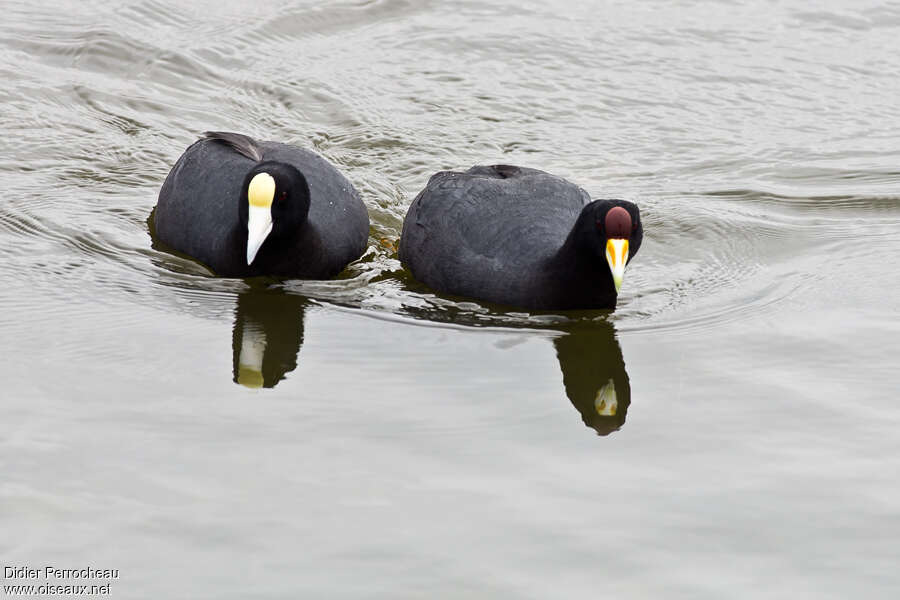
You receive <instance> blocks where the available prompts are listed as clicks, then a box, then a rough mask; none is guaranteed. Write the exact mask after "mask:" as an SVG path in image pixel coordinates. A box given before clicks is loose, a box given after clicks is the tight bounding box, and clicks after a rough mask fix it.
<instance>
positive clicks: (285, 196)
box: [281, 192, 287, 200]
mask: <svg viewBox="0 0 900 600" xmlns="http://www.w3.org/2000/svg"><path fill="white" fill-rule="evenodd" d="M285 198H287V192H281V199H282V200H284V199H285Z"/></svg>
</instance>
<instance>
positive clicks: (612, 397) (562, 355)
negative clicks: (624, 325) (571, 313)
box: [553, 322, 631, 435]
mask: <svg viewBox="0 0 900 600" xmlns="http://www.w3.org/2000/svg"><path fill="white" fill-rule="evenodd" d="M553 345H554V346H555V347H556V357H557V359H558V360H559V368H560V369H561V370H562V375H563V387H564V388H565V390H566V396H568V398H569V401H570V402H571V403H572V405H573V406H574V407H575V408H576V409H578V412H579V413H581V420H582V421H583V422H584V424H585V425H587V426H588V427H590V428H591V429H593V430H594V431H596V432H597V433H598V434H600V435H609V434H610V433H612V432H613V431H617V430H619V429H620V428H621V427H622V425H624V424H625V415H626V414H627V413H628V405H629V404H631V385H630V383H629V381H628V373H627V372H626V371H625V360H624V359H623V358H622V349H621V348H620V347H619V342H618V340H617V339H616V331H615V328H613V326H612V324H610V323H606V322H602V323H595V322H591V323H586V324H583V325H580V326H578V327H577V328H572V329H569V330H567V331H565V332H564V333H563V335H561V336H559V337H558V338H556V339H554V340H553Z"/></svg>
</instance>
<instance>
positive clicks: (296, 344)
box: [232, 286, 631, 435]
mask: <svg viewBox="0 0 900 600" xmlns="http://www.w3.org/2000/svg"><path fill="white" fill-rule="evenodd" d="M308 303H309V301H308V300H307V299H306V298H305V297H304V296H299V295H296V294H292V293H290V292H287V291H285V290H284V289H282V288H280V287H261V286H254V287H250V288H248V289H246V290H245V291H243V292H242V293H241V294H240V295H239V296H238V300H237V307H236V309H235V318H234V333H233V337H232V350H233V352H232V354H233V365H234V381H235V383H239V384H241V385H244V386H247V387H252V388H259V387H269V388H270V387H275V385H277V384H278V382H279V381H281V380H282V379H284V378H285V375H286V374H287V373H289V372H291V371H293V370H294V369H295V368H297V355H298V353H299V352H300V346H302V345H303V319H304V312H305V310H306V307H307V305H308ZM416 316H417V317H418V318H425V319H427V320H431V321H437V320H447V317H448V315H447V311H417V314H416ZM456 317H457V318H455V319H451V321H452V322H456V323H457V324H459V323H466V322H467V319H466V316H465V315H464V314H459V315H456ZM503 327H511V328H518V327H524V328H533V327H534V323H528V324H524V323H523V324H520V325H514V324H511V323H505V324H504V325H503ZM540 328H541V329H543V327H540ZM551 328H552V329H553V330H555V331H558V332H559V333H560V335H559V336H558V337H556V338H554V340H553V345H554V346H555V347H556V357H557V359H558V360H559V367H560V370H562V375H563V387H564V388H565V393H566V396H568V398H569V400H570V401H571V402H572V404H573V405H574V406H575V408H577V409H578V412H580V413H581V418H582V420H583V421H584V424H585V425H587V426H588V427H591V428H592V429H594V430H595V431H596V432H597V433H599V434H600V435H608V434H610V433H612V432H613V431H617V430H618V429H620V428H621V427H622V425H623V424H624V423H625V415H626V413H627V412H628V405H629V404H630V403H631V385H630V383H629V380H628V373H627V372H626V371H625V361H624V359H623V358H622V350H621V348H620V347H619V342H618V340H616V331H615V328H614V327H613V326H612V324H611V323H609V322H607V321H597V320H593V319H587V318H585V319H576V320H573V321H570V322H569V323H565V324H563V323H555V324H553V325H552V326H551Z"/></svg>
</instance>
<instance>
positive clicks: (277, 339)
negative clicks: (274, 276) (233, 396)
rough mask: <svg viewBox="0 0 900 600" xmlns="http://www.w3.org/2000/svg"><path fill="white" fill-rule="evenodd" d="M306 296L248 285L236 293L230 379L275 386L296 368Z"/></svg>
mask: <svg viewBox="0 0 900 600" xmlns="http://www.w3.org/2000/svg"><path fill="white" fill-rule="evenodd" d="M306 305H307V300H306V299H305V298H304V297H302V296H297V295H294V294H289V293H286V292H284V291H283V290H281V289H277V288H274V289H273V288H250V289H248V290H246V291H244V292H242V293H241V294H240V295H239V296H238V300H237V307H236V308H235V311H234V333H233V335H232V350H233V365H234V382H235V383H239V384H241V385H244V386H246V387H251V388H260V387H267V388H271V387H275V385H277V384H278V382H279V381H281V380H282V379H284V377H285V375H286V374H287V373H290V372H291V371H293V370H294V369H296V368H297V354H298V353H299V352H300V346H302V345H303V315H304V311H305V309H306Z"/></svg>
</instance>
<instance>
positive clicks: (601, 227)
mask: <svg viewBox="0 0 900 600" xmlns="http://www.w3.org/2000/svg"><path fill="white" fill-rule="evenodd" d="M596 225H597V231H603V221H601V220H600V219H597V221H596Z"/></svg>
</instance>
